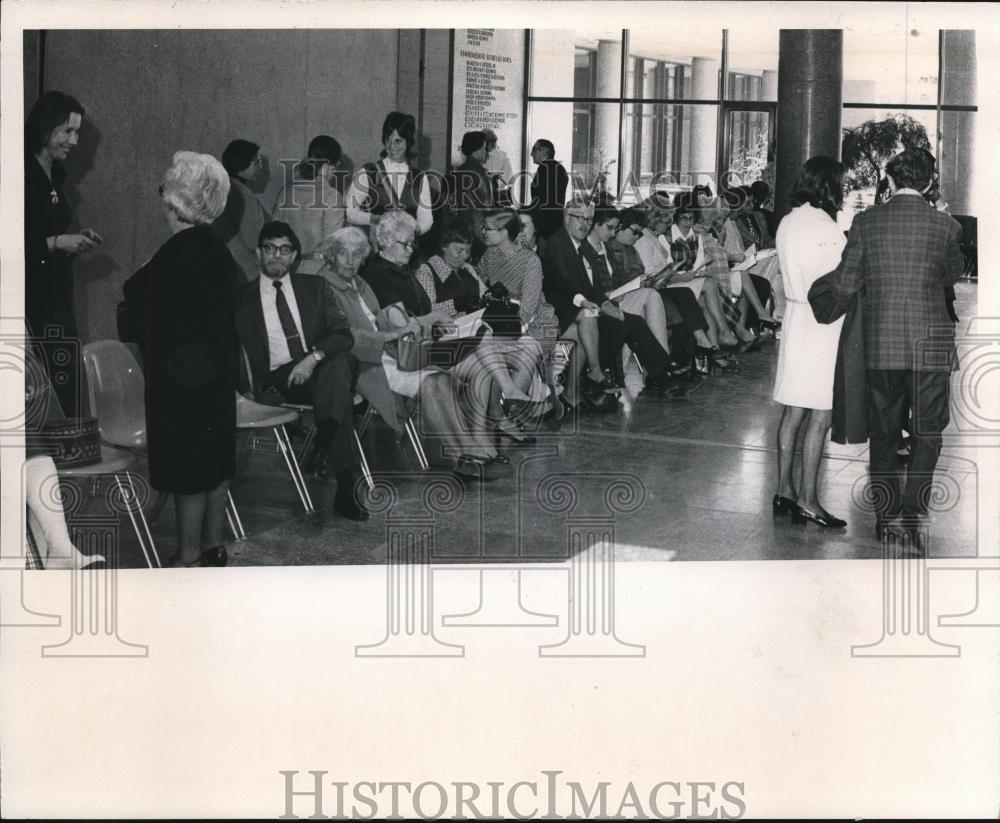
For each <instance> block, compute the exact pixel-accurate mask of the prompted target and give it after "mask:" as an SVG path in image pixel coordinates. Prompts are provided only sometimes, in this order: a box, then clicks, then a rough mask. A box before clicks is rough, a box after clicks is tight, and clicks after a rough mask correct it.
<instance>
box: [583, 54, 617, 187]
mask: <svg viewBox="0 0 1000 823" xmlns="http://www.w3.org/2000/svg"><path fill="white" fill-rule="evenodd" d="M595 71H596V73H597V96H598V97H618V96H620V95H621V82H622V43H621V40H599V41H598V43H597V64H596V68H595ZM594 108H595V111H594V157H593V158H592V162H593V164H594V175H595V177H596V175H597V174H598V173H599V172H601V171H602V170H605V169H606V170H607V172H608V177H607V185H608V191H610V192H612V193H615V192H617V190H618V186H617V180H618V163H617V161H618V106H616V105H613V104H611V103H598V104H597V105H596V106H595V107H594ZM611 160H614V161H615V163H614V164H613V165H610V166H609V165H608V164H609V162H610V161H611ZM587 182H588V183H589V182H591V181H587Z"/></svg>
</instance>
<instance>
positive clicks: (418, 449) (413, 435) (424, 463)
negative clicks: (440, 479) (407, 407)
mask: <svg viewBox="0 0 1000 823" xmlns="http://www.w3.org/2000/svg"><path fill="white" fill-rule="evenodd" d="M403 428H404V429H405V430H406V435H407V437H409V438H410V445H411V446H413V451H414V453H415V454H416V455H417V462H418V463H419V464H420V468H421V469H423V470H424V471H427V469H428V468H430V463H429V462H428V460H427V454H426V452H424V444H423V443H421V442H420V438H419V437H418V436H417V427H416V426H415V425H414V423H413V418H407V420H406V423H404V424H403Z"/></svg>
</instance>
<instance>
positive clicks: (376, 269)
mask: <svg viewBox="0 0 1000 823" xmlns="http://www.w3.org/2000/svg"><path fill="white" fill-rule="evenodd" d="M416 228H417V221H416V220H415V219H414V218H413V217H411V216H410V215H409V214H407V213H406V212H403V211H394V212H388V213H387V214H386V215H385V216H384V217H383V218H382V219H381V220H380V221H379V223H378V225H377V226H376V228H375V234H376V239H377V241H378V248H379V253H378V254H377V255H376V256H374V257H371V258H369V260H368V262H367V263H366V264H365V267H364V270H363V272H362V274H361V276H362V278H363V279H364V281H365V282H366V283H367V284H368V285H369V286H370V287H371V291H372V293H373V294H374V295H375V297H376V299H377V300H378V307H379V309H384V308H385V307H386V306H389V305H390V304H393V303H399V304H402V306H403V308H405V309H406V311H407V313H408V314H409V315H410V317H411V320H412V321H413V322H415V323H416V324H417V325H419V326H420V327H421V328H422V329H423V333H424V334H428V333H429V332H430V330H431V328H432V327H433V326H434V325H435V324H442V325H443V326H451V325H452V324H453V319H452V316H451V314H449V313H448V312H447V311H444V310H442V309H441V308H437V309H435V308H433V306H432V304H431V299H430V297H428V295H427V292H426V291H424V288H423V286H421V285H420V281H419V280H418V279H417V277H416V276H415V275H414V274H413V272H412V271H411V270H410V265H409V263H410V255H411V254H412V253H413V246H414V242H413V241H414V237H415V233H416ZM478 342H479V341H478V339H476V340H464V341H441V345H445V346H452V345H455V344H458V345H455V348H454V349H453V351H452V352H451V359H452V362H453V363H454V367H453V368H450V369H448V370H447V372H444V371H440V370H438V368H437V367H435V368H433V369H423V370H421V371H419V372H408V373H404V372H399V371H398V370H397V369H395V368H394V365H392V364H390V366H389V367H388V368H387V376H388V377H389V378H390V379H389V385H390V386H392V387H393V390H394V391H399V392H404V391H405V392H406V393H407V394H408V395H409V396H411V397H415V396H416V395H417V394H418V393H419V395H420V406H421V409H420V411H421V417H422V423H423V426H422V428H423V431H424V433H425V434H427V433H430V434H431V435H433V436H435V438H436V440H437V443H439V444H440V445H441V448H440V449H436V448H431V449H428V450H427V453H428V458H429V459H430V461H431V462H432V463H444V464H445V465H449V466H451V465H454V468H455V470H456V471H458V472H459V473H460V474H464V475H467V476H469V477H481V478H483V479H492V478H494V477H496V476H497V475H498V474H500V473H505V472H506V471H509V469H510V461H509V460H507V459H506V458H503V457H501V456H500V455H499V454H498V452H497V450H496V449H495V448H494V446H493V444H492V442H491V441H490V437H492V433H491V434H490V435H489V436H487V432H488V431H489V430H490V427H489V425H488V420H489V421H492V420H495V419H497V418H498V415H491V414H490V411H491V410H490V409H488V408H485V407H484V404H483V403H482V402H481V398H482V397H483V396H484V395H488V394H490V392H491V391H492V383H491V381H492V376H491V375H490V374H489V373H487V372H486V371H485V370H482V369H477V368H476V365H477V364H478V363H479V362H480V361H479V360H478V359H477V358H475V357H470V355H472V354H475V350H476V348H477V347H478ZM383 362H384V361H383ZM390 369H391V374H390ZM407 377H410V379H409V380H407ZM394 381H398V382H396V383H395V385H394ZM407 383H408V384H409V385H408V386H407V385H405V384H407ZM450 454H451V455H454V454H458V458H457V460H456V458H454V457H449V456H448V455H450Z"/></svg>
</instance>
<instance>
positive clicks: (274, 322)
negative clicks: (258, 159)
mask: <svg viewBox="0 0 1000 823" xmlns="http://www.w3.org/2000/svg"><path fill="white" fill-rule="evenodd" d="M257 245H258V248H257V259H258V261H259V263H260V272H261V276H260V277H257V278H256V279H254V280H251V281H250V282H249V283H247V284H246V285H245V286H243V287H242V288H241V289H240V291H239V295H238V299H237V307H236V332H237V334H238V335H239V338H240V343H241V345H242V346H243V349H244V351H246V354H247V359H248V360H249V361H250V371H251V374H250V379H251V381H252V384H253V385H252V388H253V392H254V396H255V399H257V400H258V401H261V402H268V401H272V402H277V403H280V402H282V401H285V402H290V403H302V404H307V405H311V406H312V407H313V413H314V415H315V418H316V428H317V429H318V431H319V437H318V443H317V448H320V449H323V450H326V451H327V453H328V456H329V461H330V466H331V467H332V469H333V471H334V475H335V477H336V479H337V493H336V495H335V496H334V498H333V506H334V509H335V510H336V512H337V513H338V514H340V515H342V516H344V517H347V518H350V519H351V520H367V519H368V512H367V511H365V509H364V507H363V506H362V505H361V504H360V503H359V501H358V500H357V499H356V496H355V494H354V486H355V483H356V479H357V476H358V469H357V466H358V457H357V455H356V454H355V450H354V436H353V431H354V403H353V401H354V392H353V388H352V387H353V385H354V380H355V376H356V372H357V360H356V359H355V358H354V357H353V355H351V354H348V352H349V351H350V348H351V346H352V345H353V343H354V337H353V335H352V334H351V329H350V326H349V324H348V322H347V319H346V318H345V317H344V316H343V315H342V314H341V313H340V311H339V310H338V308H337V300H336V297H335V296H334V294H333V290H332V288H331V287H330V284H329V283H327V282H326V280H324V279H323V278H322V277H317V276H316V275H309V274H290V273H289V270H290V269H291V266H292V264H293V263H294V262H295V259H296V257H298V254H299V250H300V246H299V239H298V237H296V236H295V232H294V231H292V229H291V227H290V226H289V225H288V224H287V223H281V222H279V221H273V222H271V223H267V224H266V225H265V226H264V227H263V228H262V229H261V232H260V239H259V242H258V244H257Z"/></svg>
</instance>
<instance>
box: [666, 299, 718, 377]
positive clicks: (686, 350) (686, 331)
mask: <svg viewBox="0 0 1000 823" xmlns="http://www.w3.org/2000/svg"><path fill="white" fill-rule="evenodd" d="M659 295H660V299H661V300H662V301H663V308H664V310H665V311H666V314H667V322H668V324H669V325H668V326H667V328H668V329H669V330H670V348H671V351H670V353H671V354H672V355H673V358H674V360H675V361H676V362H678V363H680V364H682V365H683V364H685V363H688V362H690V360H691V358H692V357H694V356H695V354H696V353H697V348H698V344H697V343H696V342H695V339H694V330H693V329H692V328H691V327H690V326H689V325H688V324H687V322H685V317H692V316H693V317H696V318H697V322H699V323H701V324H703V325H704V327H705V328H708V325H707V324H706V323H705V315H704V314H703V313H702V311H701V307H700V306H699V305H698V300H697V298H696V297H695V296H694V292H693V291H691V289H673V290H671V289H660V291H659ZM681 306H683V307H684V308H683V310H682V309H681ZM692 306H693V310H692ZM677 316H679V317H680V318H681V321H680V322H679V323H670V319H669V318H671V317H677Z"/></svg>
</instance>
